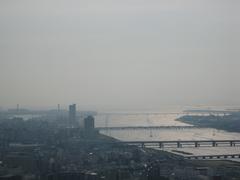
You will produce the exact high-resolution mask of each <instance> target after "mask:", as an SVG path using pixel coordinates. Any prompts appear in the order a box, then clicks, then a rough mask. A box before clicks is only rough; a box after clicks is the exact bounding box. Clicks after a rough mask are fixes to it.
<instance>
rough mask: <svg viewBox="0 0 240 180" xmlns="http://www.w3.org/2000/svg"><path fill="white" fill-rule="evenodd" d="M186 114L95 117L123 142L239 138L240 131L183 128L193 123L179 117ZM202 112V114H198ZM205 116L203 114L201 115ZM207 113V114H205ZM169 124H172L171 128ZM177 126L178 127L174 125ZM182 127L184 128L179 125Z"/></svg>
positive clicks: (116, 114)
mask: <svg viewBox="0 0 240 180" xmlns="http://www.w3.org/2000/svg"><path fill="white" fill-rule="evenodd" d="M184 115H186V114H183V113H147V114H146V113H134V114H127V113H126V114H123V113H115V114H99V115H97V116H96V121H95V126H96V127H108V128H109V129H104V130H101V131H100V132H101V133H102V134H105V135H108V136H111V137H114V138H116V139H119V140H122V141H143V140H150V141H155V140H156V141H159V140H224V139H225V140H230V139H233V140H234V139H235V140H236V139H238V140H239V139H240V133H232V132H227V131H223V130H217V129H213V128H184V127H186V126H191V125H189V124H185V123H182V122H179V121H176V119H177V118H179V117H181V116H184ZM199 115H200V114H199ZM201 115H204V114H201ZM205 115H206V114H205ZM136 126H138V127H139V126H144V127H146V126H151V127H152V126H163V127H164V126H165V127H166V128H159V129H110V127H136ZM169 126H173V127H171V128H169ZM174 126H176V127H174ZM180 126H183V128H179V127H180Z"/></svg>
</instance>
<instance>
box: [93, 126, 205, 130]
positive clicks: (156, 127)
mask: <svg viewBox="0 0 240 180" xmlns="http://www.w3.org/2000/svg"><path fill="white" fill-rule="evenodd" d="M201 128H204V127H198V126H192V125H189V126H124V127H121V126H118V127H97V128H96V129H98V130H106V131H107V130H138V129H140V130H151V129H201Z"/></svg>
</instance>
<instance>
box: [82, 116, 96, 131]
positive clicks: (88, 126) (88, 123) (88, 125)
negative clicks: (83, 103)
mask: <svg viewBox="0 0 240 180" xmlns="http://www.w3.org/2000/svg"><path fill="white" fill-rule="evenodd" d="M84 129H85V130H93V129H94V117H93V116H88V117H86V118H85V119H84Z"/></svg>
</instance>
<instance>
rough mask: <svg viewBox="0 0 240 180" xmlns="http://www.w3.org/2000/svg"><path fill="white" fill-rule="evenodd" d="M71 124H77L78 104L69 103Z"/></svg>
mask: <svg viewBox="0 0 240 180" xmlns="http://www.w3.org/2000/svg"><path fill="white" fill-rule="evenodd" d="M69 124H70V125H71V126H73V125H74V124H76V104H72V105H69Z"/></svg>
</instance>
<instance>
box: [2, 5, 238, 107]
mask: <svg viewBox="0 0 240 180" xmlns="http://www.w3.org/2000/svg"><path fill="white" fill-rule="evenodd" d="M239 9H240V1H239V0H199V1H196V0H120V1H116V0H96V1H91V0H86V1H83V0H65V1H61V0H39V1H32V0H29V1H24V0H21V1H20V0H1V1H0V106H1V107H15V106H16V104H18V103H19V104H20V105H21V106H23V107H35V108H36V107H54V106H56V104H58V103H59V104H62V105H67V104H70V103H77V104H78V108H79V109H97V110H102V109H104V110H112V109H115V110H118V109H119V110H123V109H124V110H139V109H141V110H150V109H152V110H161V109H165V108H166V107H176V106H180V107H181V106H186V105H217V106H224V105H233V106H240V49H239V48H240V11H239Z"/></svg>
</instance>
